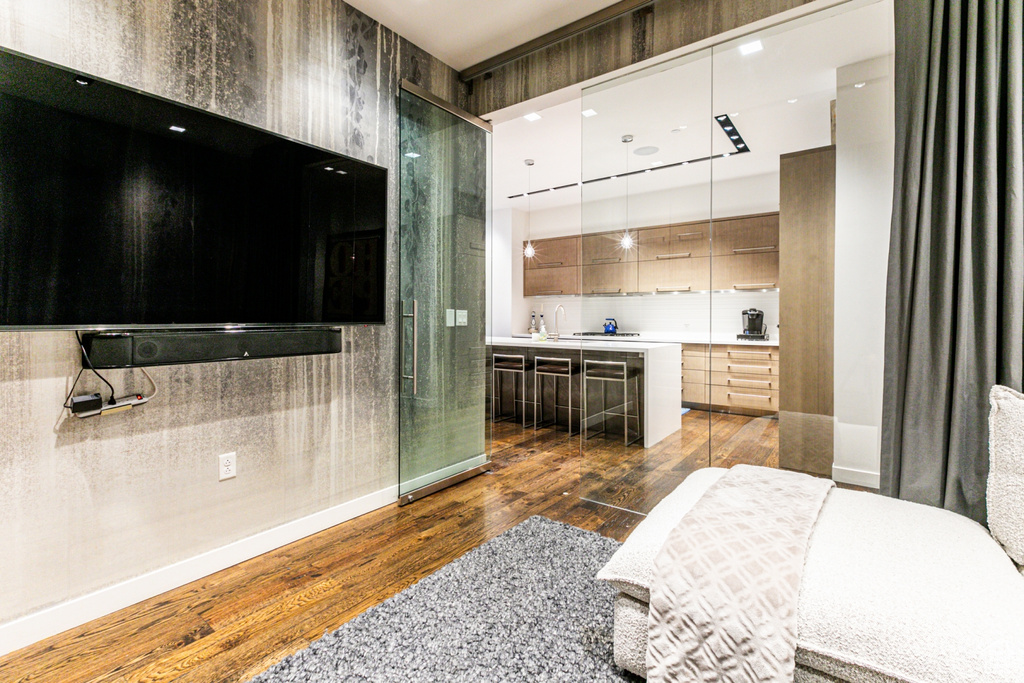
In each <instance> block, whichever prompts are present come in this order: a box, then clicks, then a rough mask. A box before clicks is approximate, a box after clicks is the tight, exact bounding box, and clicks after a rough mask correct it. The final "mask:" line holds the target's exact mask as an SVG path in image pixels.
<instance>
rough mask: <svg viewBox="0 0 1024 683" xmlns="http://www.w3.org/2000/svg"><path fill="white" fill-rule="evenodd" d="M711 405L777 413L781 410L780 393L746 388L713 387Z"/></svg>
mask: <svg viewBox="0 0 1024 683" xmlns="http://www.w3.org/2000/svg"><path fill="white" fill-rule="evenodd" d="M711 404H712V405H716V406H724V407H727V408H756V409H758V410H767V411H771V412H776V411H778V409H779V392H778V391H777V390H774V389H772V390H767V389H749V388H746V387H722V386H717V385H714V384H712V385H711Z"/></svg>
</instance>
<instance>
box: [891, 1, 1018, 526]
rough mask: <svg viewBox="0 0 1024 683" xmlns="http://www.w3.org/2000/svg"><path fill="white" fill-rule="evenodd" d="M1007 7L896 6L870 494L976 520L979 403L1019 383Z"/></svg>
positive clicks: (1014, 96)
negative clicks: (878, 458)
mask: <svg viewBox="0 0 1024 683" xmlns="http://www.w3.org/2000/svg"><path fill="white" fill-rule="evenodd" d="M1022 4H1024V3H1022V2H1021V0H960V1H957V0H895V28H896V150H895V151H896V169H895V170H896V173H895V188H894V195H893V216H892V233H891V239H890V252H889V272H888V284H887V295H886V330H885V389H884V394H883V421H882V462H881V491H882V493H884V494H886V495H890V496H894V497H899V498H903V499H905V500H912V501H915V502H920V503H926V504H929V505H935V506H938V507H944V508H947V509H949V510H953V511H955V512H958V513H961V514H964V515H966V516H969V517H971V518H973V519H975V520H977V521H979V522H982V523H984V521H985V479H986V476H987V474H988V421H987V418H988V391H989V389H990V388H991V386H992V385H993V384H1004V385H1007V386H1010V387H1013V388H1014V389H1017V390H1020V389H1021V380H1022V370H1024V160H1022V140H1021V131H1022V126H1021V115H1022V108H1024V104H1022V98H1024V89H1022V83H1021V81H1022V73H1021V71H1022V62H1021V54H1022V51H1024V34H1022Z"/></svg>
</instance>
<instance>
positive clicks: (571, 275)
mask: <svg viewBox="0 0 1024 683" xmlns="http://www.w3.org/2000/svg"><path fill="white" fill-rule="evenodd" d="M579 277H580V271H579V268H576V267H575V266H569V267H567V268H533V269H528V270H524V271H523V296H559V295H561V296H568V295H571V294H579V293H580V280H579Z"/></svg>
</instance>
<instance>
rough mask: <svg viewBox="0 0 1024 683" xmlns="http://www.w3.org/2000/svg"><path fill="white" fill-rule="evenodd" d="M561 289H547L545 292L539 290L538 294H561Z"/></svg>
mask: <svg viewBox="0 0 1024 683" xmlns="http://www.w3.org/2000/svg"><path fill="white" fill-rule="evenodd" d="M561 293H562V290H560V289H545V290H544V291H543V292H537V294H561Z"/></svg>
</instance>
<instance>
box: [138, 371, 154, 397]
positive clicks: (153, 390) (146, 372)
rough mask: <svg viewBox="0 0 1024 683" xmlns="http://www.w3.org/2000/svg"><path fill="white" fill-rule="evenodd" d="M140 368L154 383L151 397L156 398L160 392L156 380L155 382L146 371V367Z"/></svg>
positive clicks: (151, 382)
mask: <svg viewBox="0 0 1024 683" xmlns="http://www.w3.org/2000/svg"><path fill="white" fill-rule="evenodd" d="M139 370H142V374H143V375H145V376H146V379H148V380H149V383H150V384H152V385H153V393H152V394H150V395H149V397H150V398H156V395H157V394H158V393H159V390H158V389H157V388H156V382H154V381H153V378H152V377H151V376H150V374H149V373H148V372H146V368H139Z"/></svg>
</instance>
